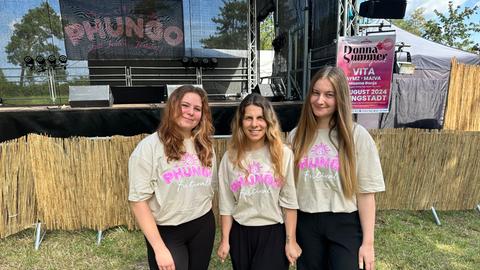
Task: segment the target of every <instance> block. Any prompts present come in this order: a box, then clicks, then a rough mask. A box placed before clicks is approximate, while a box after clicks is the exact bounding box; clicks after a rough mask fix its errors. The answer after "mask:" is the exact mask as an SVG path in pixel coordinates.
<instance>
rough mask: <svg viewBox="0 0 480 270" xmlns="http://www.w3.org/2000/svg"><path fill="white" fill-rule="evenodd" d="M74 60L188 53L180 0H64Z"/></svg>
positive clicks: (67, 39)
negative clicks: (185, 50)
mask: <svg viewBox="0 0 480 270" xmlns="http://www.w3.org/2000/svg"><path fill="white" fill-rule="evenodd" d="M60 12H61V16H62V26H63V33H64V37H65V38H64V39H65V48H66V52H67V57H68V59H70V60H94V59H95V60H96V59H108V60H113V59H160V58H162V59H165V58H167V59H168V58H174V57H176V58H178V57H182V56H183V55H184V34H183V7H182V0H163V1H153V0H111V1H104V0H60Z"/></svg>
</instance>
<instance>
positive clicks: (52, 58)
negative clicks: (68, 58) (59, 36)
mask: <svg viewBox="0 0 480 270" xmlns="http://www.w3.org/2000/svg"><path fill="white" fill-rule="evenodd" d="M47 61H48V63H49V64H50V65H51V66H56V65H57V58H56V57H55V55H53V54H50V55H49V56H48V57H47Z"/></svg>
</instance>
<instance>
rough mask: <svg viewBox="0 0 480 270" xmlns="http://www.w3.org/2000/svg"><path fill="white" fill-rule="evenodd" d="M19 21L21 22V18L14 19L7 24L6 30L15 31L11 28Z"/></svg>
mask: <svg viewBox="0 0 480 270" xmlns="http://www.w3.org/2000/svg"><path fill="white" fill-rule="evenodd" d="M21 20H22V18H16V19H13V20H12V21H11V22H10V23H8V28H9V29H10V31H13V30H15V28H13V26H14V25H15V24H16V23H19V22H20V21H21Z"/></svg>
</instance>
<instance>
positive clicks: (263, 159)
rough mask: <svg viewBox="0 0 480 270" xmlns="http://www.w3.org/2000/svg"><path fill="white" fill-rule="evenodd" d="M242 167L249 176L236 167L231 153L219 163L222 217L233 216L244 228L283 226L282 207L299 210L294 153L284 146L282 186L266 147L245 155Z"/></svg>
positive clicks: (226, 154)
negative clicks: (275, 175)
mask: <svg viewBox="0 0 480 270" xmlns="http://www.w3.org/2000/svg"><path fill="white" fill-rule="evenodd" d="M242 164H243V165H244V167H245V168H246V169H247V171H248V176H246V175H245V172H244V171H241V170H240V169H238V168H234V165H233V163H232V162H231V161H230V159H229V158H228V151H227V152H226V153H225V155H224V156H223V158H222V161H221V162H220V166H219V170H218V178H219V200H220V203H219V205H220V215H231V216H233V218H234V219H235V221H237V222H238V223H240V224H242V225H244V226H263V225H272V224H277V223H283V222H284V221H283V214H282V209H281V207H283V208H288V209H298V204H297V195H296V192H295V183H294V175H293V153H292V150H290V149H289V148H288V147H287V146H284V147H283V168H284V171H283V175H284V177H285V179H284V185H283V186H280V185H279V184H278V182H276V181H275V178H274V170H273V165H272V163H271V161H270V153H269V150H268V147H267V146H264V147H262V148H260V149H258V150H255V151H248V152H246V154H245V158H244V160H243V163H242ZM245 178H246V179H245Z"/></svg>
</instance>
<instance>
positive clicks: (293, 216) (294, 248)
mask: <svg viewBox="0 0 480 270" xmlns="http://www.w3.org/2000/svg"><path fill="white" fill-rule="evenodd" d="M283 212H284V214H285V232H286V241H285V255H286V256H287V259H288V261H289V262H290V264H291V265H293V264H295V262H296V261H297V259H298V257H300V254H302V249H301V248H300V246H299V245H298V243H297V237H296V230H297V209H288V208H283Z"/></svg>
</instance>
